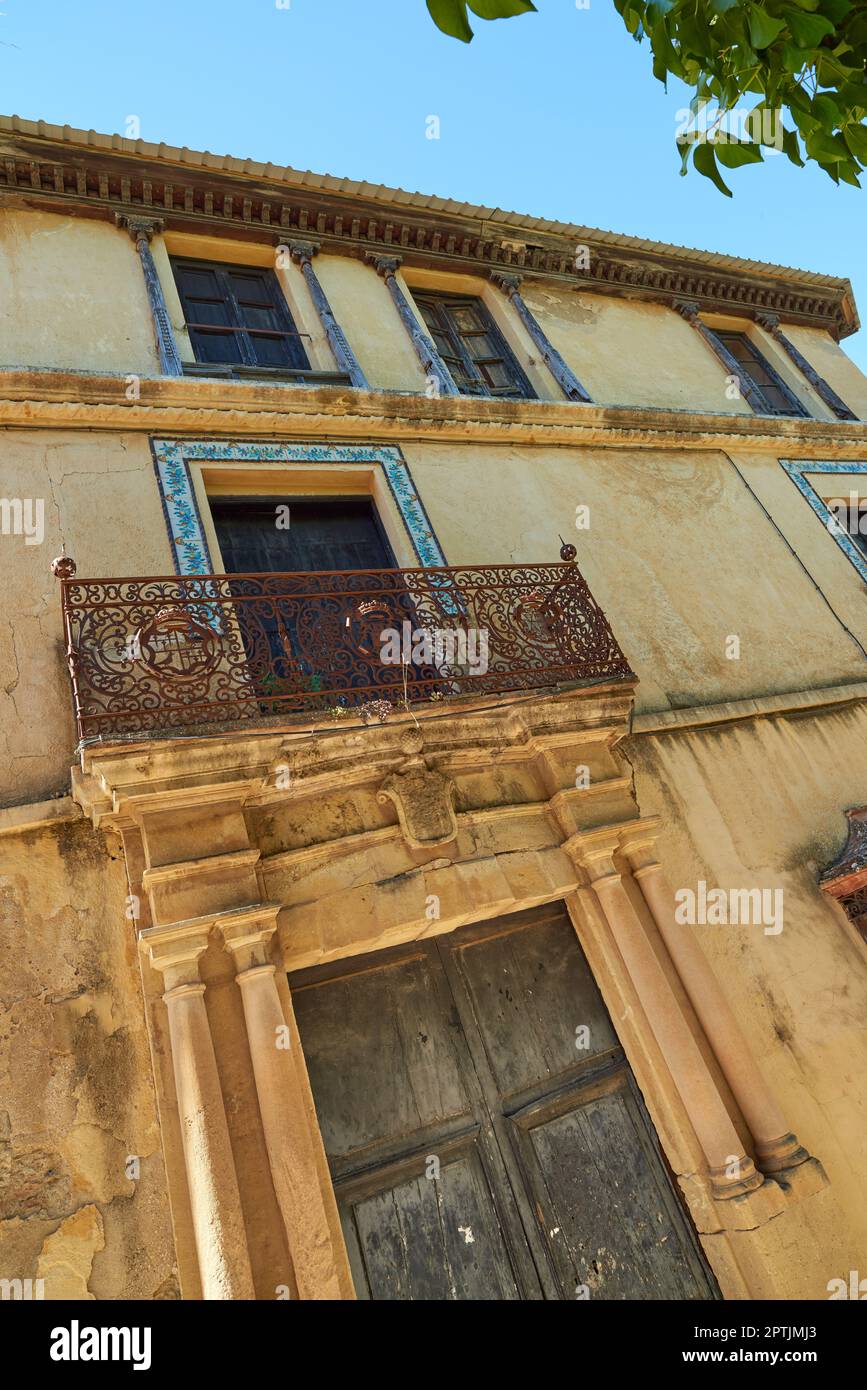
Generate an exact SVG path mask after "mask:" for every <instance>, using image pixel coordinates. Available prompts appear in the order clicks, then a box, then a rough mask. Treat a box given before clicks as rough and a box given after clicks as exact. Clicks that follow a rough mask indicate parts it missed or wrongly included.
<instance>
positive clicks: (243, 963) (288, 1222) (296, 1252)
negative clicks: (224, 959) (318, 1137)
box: [220, 904, 344, 1299]
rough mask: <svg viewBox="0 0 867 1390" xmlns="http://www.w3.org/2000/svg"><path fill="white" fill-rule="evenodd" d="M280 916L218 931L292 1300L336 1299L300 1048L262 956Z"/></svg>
mask: <svg viewBox="0 0 867 1390" xmlns="http://www.w3.org/2000/svg"><path fill="white" fill-rule="evenodd" d="M279 911H280V907H279V904H262V905H259V906H257V907H253V908H249V909H247V910H246V911H243V910H241V911H236V912H233V913H231V914H226V916H225V918H224V919H223V920H221V921H220V930H221V932H222V935H223V939H224V941H225V943H226V948H227V950H228V951H229V952H230V953H231V955H232V957H233V958H234V961H235V968H236V970H237V981H238V985H239V988H240V990H241V999H242V1002H243V1006H244V1019H245V1021H246V1025H247V1037H248V1039H249V1043H250V1056H251V1058H252V1062H253V1073H254V1076H255V1079H256V1093H257V1095H258V1098H259V1109H260V1112H261V1115H262V1127H263V1130H264V1134H265V1145H266V1148H267V1150H268V1158H269V1161H270V1165H271V1173H272V1176H273V1180H274V1190H275V1192H276V1194H277V1201H278V1203H279V1206H280V1210H281V1212H282V1215H283V1222H284V1225H285V1227H286V1235H287V1238H288V1242H289V1250H290V1252H291V1255H292V1264H293V1268H294V1272H295V1282H296V1284H297V1286H298V1294H299V1297H300V1298H302V1299H340V1298H343V1297H344V1294H343V1292H342V1290H341V1285H340V1280H339V1275H338V1269H337V1252H336V1251H335V1246H334V1238H333V1235H332V1229H331V1225H330V1223H329V1220H328V1213H327V1211H326V1208H325V1201H324V1199H323V1194H322V1187H321V1179H320V1169H319V1166H318V1165H317V1161H316V1150H315V1147H314V1140H313V1136H312V1135H311V1132H310V1126H309V1123H308V1112H307V1107H306V1100H305V1093H304V1087H303V1086H302V1078H301V1076H300V1074H299V1064H300V1057H299V1049H300V1042H299V1040H298V1036H297V1033H296V1034H294V1035H293V1034H292V1032H291V1029H290V1026H289V1024H288V1023H287V1021H286V1018H285V1016H284V1013H283V1008H282V1005H281V1002H280V995H279V993H278V991H277V984H276V980H275V969H276V967H275V966H274V965H273V963H272V962H271V961H270V960H269V959H268V954H267V946H266V943H267V942H268V941H269V939H270V937H271V936H272V935H273V933H274V931H275V928H276V926H277V914H278V912H279Z"/></svg>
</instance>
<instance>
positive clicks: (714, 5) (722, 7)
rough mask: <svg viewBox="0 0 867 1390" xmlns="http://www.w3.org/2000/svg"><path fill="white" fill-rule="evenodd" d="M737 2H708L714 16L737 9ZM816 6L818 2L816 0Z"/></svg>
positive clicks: (711, 0) (714, 0) (715, 0)
mask: <svg viewBox="0 0 867 1390" xmlns="http://www.w3.org/2000/svg"><path fill="white" fill-rule="evenodd" d="M738 3H739V0H710V7H711V9H712V10H713V12H714V14H725V12H726V10H733V9H735V8H736V7H737V5H738ZM816 3H817V4H818V0H816Z"/></svg>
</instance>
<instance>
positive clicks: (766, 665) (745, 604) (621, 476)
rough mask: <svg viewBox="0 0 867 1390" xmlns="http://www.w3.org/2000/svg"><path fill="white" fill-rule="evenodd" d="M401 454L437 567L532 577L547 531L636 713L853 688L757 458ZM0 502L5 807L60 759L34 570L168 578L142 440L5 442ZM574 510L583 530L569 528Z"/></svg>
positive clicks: (61, 741) (852, 576) (836, 600)
mask: <svg viewBox="0 0 867 1390" xmlns="http://www.w3.org/2000/svg"><path fill="white" fill-rule="evenodd" d="M404 453H405V456H406V459H407V461H408V463H409V465H410V468H411V470H412V474H413V477H414V479H415V482H416V485H417V487H418V488H419V491H420V493H421V496H422V497H423V499H424V502H425V506H426V508H427V510H428V514H429V515H430V518H431V521H432V523H433V526H434V529H435V531H436V533H437V535H438V537H439V540H440V543H441V545H442V547H443V550H444V552H445V556H446V560H447V562H448V563H449V564H473V563H476V562H500V563H503V562H510V561H511V562H520V561H542V560H544V561H552V560H556V559H557V555H558V551H559V545H560V542H559V536H560V535H563V536H565V537H567V538H569V539H572V540H574V541H575V543H576V544H577V546H578V550H579V558H578V563H579V565H580V566H581V569H582V572H583V574H584V575H585V578H586V579H587V581H588V583H589V584H590V587H591V590H592V592H593V594H594V595H595V597H596V599H597V600H598V602H599V603H600V604H601V605H602V607H603V609H604V610H605V612H606V614H607V615H608V618H609V620H610V622H611V624H612V626H613V628H614V631H615V634H616V636H617V638H618V640H619V642H620V644H621V646H622V647H623V649H624V651H625V652H626V654H627V656H628V658H629V660H630V661H631V663H632V665H633V669H634V670H635V672H636V674H637V675H638V676H639V679H640V685H639V688H638V696H637V708H638V709H639V710H658V709H665V708H669V707H681V706H684V705H697V704H707V703H712V702H714V701H718V700H734V699H740V698H747V697H754V696H760V695H766V694H773V693H776V692H783V691H792V690H810V689H813V688H815V687H825V686H830V685H834V684H841V683H845V682H849V681H862V680H864V679H865V678H867V659H865V656H864V652H863V651H862V649H861V646H859V642H860V643H861V644H862V646H863V647H867V614H865V612H864V606H863V600H862V594H863V581H862V580H861V577H860V575H859V574H858V573H857V571H856V570H855V568H854V567H853V566H852V564H851V563H850V561H849V560H848V559H847V558H846V556H845V555H844V553H843V552H842V551H841V549H840V548H839V546H838V545H837V544H836V542H835V541H834V539H833V537H831V536H830V535H829V534H828V533H827V532H826V531H825V529H824V528H823V527H822V525H821V523H820V522H819V521H818V520H817V518H816V517H815V515H814V514H813V512H812V511H811V509H810V508H809V507H808V505H807V503H806V502H805V501H804V499H803V498H802V497H801V495H800V494H799V493H798V491H797V489H796V488H795V487H794V485H793V483H792V482H791V480H790V479H789V478H788V477H787V475H786V474H785V473H784V471H783V469H782V468H781V466H780V465H779V463H778V462H777V460H776V459H774V458H772V457H770V456H768V455H766V454H762V455H759V454H756V455H749V454H744V455H733V456H732V458H731V459H729V458H727V457H726V456H725V455H723V454H717V453H710V452H702V453H694V452H689V451H678V452H674V451H668V452H663V451H659V452H656V451H651V450H641V451H635V452H630V451H628V450H612V449H605V450H590V449H572V450H567V449H558V450H552V449H543V448H537V447H536V448H533V447H527V448H504V447H498V446H493V445H481V444H479V445H473V446H469V445H462V446H455V445H436V444H407V445H406V446H405V447H404ZM0 494H2V495H4V496H12V497H35V498H42V499H43V501H44V506H45V539H44V541H43V543H42V545H32V546H31V545H26V544H25V542H24V538H23V537H20V536H4V537H2V539H0V544H2V547H3V553H4V555H5V556H6V557H7V559H8V562H9V563H7V565H6V567H5V571H6V580H5V582H6V616H7V619H8V621H7V622H6V623H5V624H4V625H0V736H2V739H3V740H4V743H3V747H4V751H5V758H4V763H3V772H2V775H0V804H7V805H8V804H11V803H14V802H17V801H23V800H27V799H28V798H37V799H38V798H39V797H41V796H46V795H51V794H52V793H53V792H54V791H56V790H57V789H59V788H60V787H62V786H63V785H64V784H65V781H66V778H67V775H68V766H69V762H70V759H71V753H72V749H73V747H74V744H75V736H74V733H73V730H72V723H71V716H70V700H69V684H68V678H67V672H66V665H65V656H64V652H63V643H62V631H61V622H60V600H59V589H58V585H57V584H56V582H55V581H54V579H53V578H52V576H51V574H50V570H49V565H50V561H51V559H52V557H53V556H54V555H56V554H58V553H60V551H61V549H62V548H63V547H64V546H65V548H66V550H67V552H68V553H69V554H71V555H72V556H74V558H75V560H76V562H77V564H78V574H79V576H82V577H85V576H91V577H113V576H122V575H147V574H166V573H171V572H172V571H173V568H174V565H173V558H172V554H171V547H170V543H169V538H168V533H167V530H166V523H165V518H164V515H163V512H162V507H161V504H160V498H159V494H158V490H157V486H156V481H155V478H154V472H153V464H152V460H151V454H150V449H149V445H148V441H147V438H146V437H145V436H143V435H140V434H126V435H122V434H100V435H97V436H94V435H89V434H85V433H72V432H70V433H63V432H60V431H43V432H40V431H31V432H27V431H11V432H9V433H7V434H6V435H5V436H4V437H3V439H2V441H0ZM458 499H459V500H458ZM579 507H580V508H584V507H586V508H588V509H589V528H588V529H583V528H582V529H576V525H575V522H576V508H579ZM793 549H794V551H796V552H797V557H796V555H795V554H793V553H792V551H793ZM798 557H800V558H798ZM847 628H848V629H849V631H848V632H847V631H846V629H847ZM730 637H737V638H738V639H739V641H740V648H739V650H740V655H739V656H738V657H736V658H731V657H729V656H728V655H727V654H726V653H727V650H729V649H730V647H727V643H728V639H729V638H730Z"/></svg>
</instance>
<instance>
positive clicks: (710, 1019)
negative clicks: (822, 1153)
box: [621, 823, 810, 1173]
mask: <svg viewBox="0 0 867 1390" xmlns="http://www.w3.org/2000/svg"><path fill="white" fill-rule="evenodd" d="M655 842H656V827H655V826H654V825H653V824H652V823H651V824H650V825H647V824H645V825H644V826H643V827H639V828H636V829H635V830H629V831H626V832H625V833H624V834H623V835H622V836H621V844H622V846H623V849H624V852H625V853H626V855H627V858H628V859H629V863H630V866H631V868H632V876H633V878H634V879H636V880H637V882H638V884H639V886H640V888H641V891H642V894H643V895H644V899H645V902H646V903H647V906H648V907H649V908H650V912H651V914H652V916H653V920H654V922H655V923H656V925H657V927H658V928H659V934H660V936H661V937H662V939H663V941H664V942H665V944H666V946H667V947H668V952H669V955H670V956H671V959H672V960H673V961H674V965H675V968H676V970H677V973H678V975H679V976H680V979H681V981H682V982H683V987H684V989H685V990H686V993H687V995H688V996H689V1000H690V1003H691V1004H692V1006H693V1008H694V1009H695V1012H696V1017H697V1018H698V1020H699V1022H700V1023H701V1026H702V1028H703V1029H704V1031H705V1034H706V1036H707V1039H708V1041H709V1043H710V1045H711V1047H712V1048H713V1050H714V1054H715V1056H716V1059H717V1061H718V1062H719V1064H720V1068H721V1070H722V1072H723V1075H724V1076H725V1078H726V1080H727V1082H728V1083H729V1086H730V1087H731V1089H732V1094H733V1095H734V1098H735V1100H736V1101H737V1103H738V1105H739V1106H740V1108H741V1111H742V1113H743V1116H744V1119H745V1120H746V1122H747V1124H748V1126H749V1128H750V1133H751V1134H752V1136H753V1139H754V1140H755V1143H756V1157H757V1160H758V1165H759V1167H760V1168H761V1170H762V1171H763V1172H765V1173H777V1172H780V1171H781V1170H782V1169H785V1168H794V1167H796V1166H797V1164H799V1163H803V1162H804V1161H805V1160H806V1159H808V1158H809V1157H810V1155H809V1154H808V1153H807V1150H806V1149H803V1148H802V1147H801V1145H800V1144H799V1143H798V1140H797V1138H796V1137H795V1135H794V1134H792V1133H790V1132H789V1131H788V1130H787V1128H786V1123H785V1121H784V1119H783V1116H782V1112H781V1111H780V1109H779V1107H778V1106H777V1103H776V1101H775V1100H774V1098H773V1096H772V1095H771V1093H770V1091H769V1090H768V1087H767V1085H766V1083H765V1080H764V1078H763V1076H762V1074H761V1072H760V1071H759V1069H758V1067H757V1065H756V1063H755V1061H754V1059H753V1056H752V1054H751V1052H750V1049H749V1046H748V1044H747V1041H746V1039H745V1037H744V1035H743V1033H742V1032H741V1029H740V1026H739V1024H738V1022H737V1020H736V1018H735V1016H734V1014H733V1013H732V1011H731V1008H730V1007H729V1004H728V1001H727V1000H726V997H725V995H724V994H723V992H722V990H721V988H720V986H719V982H718V981H717V978H716V976H715V975H714V973H713V970H712V969H711V967H710V965H709V964H708V961H707V957H706V956H705V955H704V952H703V951H702V949H701V946H700V945H699V943H698V941H697V940H696V937H695V933H694V932H693V931H692V930H691V929H690V928H689V927H688V926H684V925H681V924H680V923H679V922H677V921H676V920H675V915H674V894H673V892H672V890H671V886H670V884H669V883H668V880H667V878H666V876H665V873H664V871H663V868H662V865H661V864H660V863H659V862H658V860H657V858H656V849H655Z"/></svg>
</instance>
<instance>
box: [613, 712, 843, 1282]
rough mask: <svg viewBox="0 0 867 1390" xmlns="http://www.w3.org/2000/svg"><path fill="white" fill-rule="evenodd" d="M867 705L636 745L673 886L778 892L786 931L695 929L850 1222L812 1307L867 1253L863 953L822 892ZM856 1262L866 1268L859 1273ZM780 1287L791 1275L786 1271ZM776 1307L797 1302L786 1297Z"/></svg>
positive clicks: (820, 1275) (645, 801)
mask: <svg viewBox="0 0 867 1390" xmlns="http://www.w3.org/2000/svg"><path fill="white" fill-rule="evenodd" d="M865 747H867V709H865V706H864V705H863V704H862V705H860V706H858V707H857V708H854V709H849V710H845V711H842V712H827V713H824V714H818V715H816V716H813V717H804V718H797V719H789V718H778V719H762V720H750V721H744V722H739V723H737V724H733V725H730V726H728V727H725V728H719V729H702V730H688V731H683V732H666V733H664V734H653V735H645V736H639V737H634V738H632V739H630V740H629V741H628V742H627V743H626V744H624V745H621V751H622V752H623V753H624V754H625V756H626V758H627V759H628V761H629V763H630V764H631V766H632V768H633V771H634V774H635V788H636V794H637V797H638V802H639V805H640V806H641V810H642V813H643V814H645V815H654V814H656V815H659V816H661V817H662V822H663V830H662V834H661V837H660V857H661V859H662V861H663V863H664V865H665V868H666V871H667V873H668V876H669V878H670V880H671V882H672V886H673V887H674V888H675V889H679V888H692V889H693V891H695V890H696V885H697V882H698V880H699V879H703V880H704V881H705V882H706V884H707V886H708V889H710V888H712V887H721V888H725V889H737V888H752V887H766V888H772V889H775V888H781V889H782V891H783V900H782V901H783V929H782V931H781V932H780V933H779V934H778V935H765V934H764V932H763V930H762V927H761V926H732V925H728V926H707V925H701V924H699V925H696V926H695V927H694V928H693V930H694V931H695V932H696V933H697V935H698V937H699V939H700V942H701V946H702V949H703V950H704V951H705V952H706V954H707V956H708V958H709V960H710V961H711V963H712V965H713V967H714V972H715V974H716V977H717V979H718V980H719V981H720V983H721V985H722V986H723V988H724V990H725V993H726V995H727V997H728V1000H729V1003H730V1004H731V1006H732V1009H733V1010H734V1011H735V1014H736V1015H737V1017H738V1020H739V1022H740V1024H741V1026H742V1027H743V1030H744V1032H745V1034H746V1037H747V1040H748V1042H749V1043H750V1046H751V1049H752V1051H753V1053H754V1055H755V1056H756V1059H757V1060H758V1061H759V1063H760V1065H761V1068H762V1071H763V1073H764V1075H765V1077H766V1079H767V1081H768V1082H769V1083H770V1085H771V1089H772V1091H773V1093H774V1094H775V1095H776V1096H777V1097H778V1098H779V1101H780V1103H781V1105H782V1108H783V1113H784V1116H785V1119H786V1122H787V1124H788V1125H789V1126H790V1127H791V1128H792V1129H793V1130H794V1131H795V1132H796V1133H797V1134H798V1137H799V1138H800V1139H801V1142H802V1143H803V1144H805V1145H806V1147H807V1148H808V1149H809V1150H810V1152H811V1153H813V1154H815V1155H816V1156H817V1157H818V1158H819V1159H820V1160H821V1162H822V1163H823V1164H824V1166H825V1168H826V1170H827V1172H828V1175H829V1177H830V1179H831V1184H832V1187H833V1191H834V1195H835V1199H836V1202H837V1203H838V1204H839V1205H840V1207H841V1208H842V1209H843V1210H844V1212H845V1215H846V1222H845V1226H844V1229H843V1230H842V1232H841V1231H840V1230H838V1231H837V1236H836V1239H835V1240H834V1241H830V1240H829V1241H828V1245H827V1262H826V1264H825V1265H824V1266H823V1267H821V1268H816V1269H814V1270H812V1271H811V1274H810V1277H811V1279H812V1280H813V1281H814V1283H815V1289H814V1291H813V1292H812V1293H811V1295H810V1296H811V1297H816V1298H823V1297H827V1292H826V1286H827V1282H828V1280H829V1279H832V1278H835V1277H843V1278H847V1277H848V1271H849V1269H857V1268H859V1267H861V1266H863V1264H864V1258H865V1250H867V1208H865V1205H864V1185H865V1183H867V1093H865V1089H864V1082H863V1078H864V1076H865V1074H867V946H865V944H864V943H863V942H862V941H861V940H860V938H858V937H857V934H856V933H855V930H854V928H852V927H851V926H850V925H849V924H848V923H847V921H846V919H845V917H844V915H843V913H842V911H841V910H840V909H839V908H837V907H836V906H834V905H833V904H832V903H831V902H830V901H829V900H828V899H827V898H825V897H824V896H823V895H822V894H821V893H820V892H819V891H818V889H817V887H816V879H817V876H818V874H819V873H820V872H821V870H822V869H823V868H824V867H825V865H827V864H828V863H829V862H830V861H831V860H832V859H833V858H834V857H835V856H836V855H837V854H838V853H839V851H840V849H841V848H842V845H843V843H844V842H845V838H846V825H845V820H844V816H843V810H844V808H845V807H847V806H855V805H860V804H863V801H864V792H865V784H864V767H865V759H864V749H865ZM859 1261H860V1266H859ZM780 1279H781V1288H784V1287H785V1273H784V1271H783V1270H781V1271H780ZM777 1296H785V1293H784V1292H781V1293H780V1294H779V1295H777Z"/></svg>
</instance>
